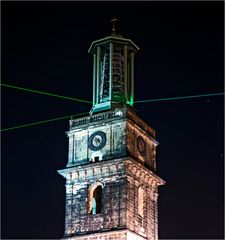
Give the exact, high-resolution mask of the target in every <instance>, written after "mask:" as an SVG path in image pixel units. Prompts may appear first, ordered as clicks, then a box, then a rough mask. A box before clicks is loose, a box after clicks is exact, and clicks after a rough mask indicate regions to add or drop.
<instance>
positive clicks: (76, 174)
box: [65, 161, 127, 235]
mask: <svg viewBox="0 0 225 240" xmlns="http://www.w3.org/2000/svg"><path fill="white" fill-rule="evenodd" d="M66 178H67V183H66V189H67V190H66V192H67V193H66V222H65V235H71V234H83V233H88V232H95V231H97V232H98V231H105V230H108V229H114V228H118V227H124V226H125V225H126V196H127V194H126V191H127V187H126V185H127V181H126V175H125V167H124V164H123V163H116V162H115V161H110V162H107V163H106V162H104V163H103V162H98V163H93V164H89V165H85V166H83V167H82V168H79V167H76V168H72V169H70V171H69V172H68V173H67V174H66ZM97 182H99V183H101V184H102V186H103V188H102V196H103V197H102V204H103V206H102V212H101V213H99V214H95V215H91V214H90V212H89V209H90V208H89V202H90V199H89V189H90V187H91V186H92V185H93V184H96V183H97Z"/></svg>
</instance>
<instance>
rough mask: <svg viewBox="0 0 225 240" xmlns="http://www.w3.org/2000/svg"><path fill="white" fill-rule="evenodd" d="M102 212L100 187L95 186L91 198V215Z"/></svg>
mask: <svg viewBox="0 0 225 240" xmlns="http://www.w3.org/2000/svg"><path fill="white" fill-rule="evenodd" d="M101 211H102V187H101V186H97V187H96V188H95V189H94V191H93V196H92V198H91V214H92V215H95V214H99V213H101Z"/></svg>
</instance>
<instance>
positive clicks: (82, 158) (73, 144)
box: [67, 119, 126, 167]
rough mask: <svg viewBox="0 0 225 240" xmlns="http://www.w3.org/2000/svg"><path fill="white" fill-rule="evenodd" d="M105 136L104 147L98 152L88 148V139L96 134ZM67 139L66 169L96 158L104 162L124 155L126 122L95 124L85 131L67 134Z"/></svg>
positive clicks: (74, 131)
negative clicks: (99, 133)
mask: <svg viewBox="0 0 225 240" xmlns="http://www.w3.org/2000/svg"><path fill="white" fill-rule="evenodd" d="M97 131H102V132H104V133H105V134H106V145H105V146H104V147H103V148H102V149H100V150H99V151H92V150H91V149H90V148H89V147H88V139H89V138H90V136H91V135H92V134H93V133H95V132H97ZM67 135H68V137H69V156H68V164H67V167H70V166H74V165H82V164H85V163H89V162H90V161H91V159H93V158H94V157H96V156H98V157H99V159H100V160H106V159H110V158H115V157H121V156H125V155H126V121H125V120H124V119H122V120H118V121H114V122H109V123H107V122H106V123H101V124H95V126H94V127H93V126H92V127H88V128H85V129H75V130H73V131H70V132H68V133H67Z"/></svg>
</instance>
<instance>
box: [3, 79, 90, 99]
mask: <svg viewBox="0 0 225 240" xmlns="http://www.w3.org/2000/svg"><path fill="white" fill-rule="evenodd" d="M1 86H3V87H8V88H14V89H17V90H22V91H27V92H32V93H38V94H43V95H47V96H51V97H57V98H63V99H67V100H72V101H77V102H83V103H89V104H90V103H92V102H90V101H87V100H83V99H78V98H72V97H67V96H62V95H58V94H54V93H49V92H41V91H37V90H33V89H28V88H22V87H17V86H12V85H8V84H3V83H1Z"/></svg>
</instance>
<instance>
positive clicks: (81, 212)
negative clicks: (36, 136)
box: [58, 34, 164, 240]
mask: <svg viewBox="0 0 225 240" xmlns="http://www.w3.org/2000/svg"><path fill="white" fill-rule="evenodd" d="M113 44H114V45H115V46H114V45H113ZM113 49H114V50H115V51H116V52H113ZM137 50H138V48H137V47H136V45H135V44H134V43H133V42H132V41H131V40H129V39H123V38H122V36H119V35H115V34H114V35H112V36H111V37H106V38H104V39H102V40H98V41H95V42H93V44H92V46H91V48H90V51H91V52H92V53H93V54H97V55H98V56H97V60H96V57H95V58H94V77H93V81H94V85H93V87H94V91H93V94H94V97H93V107H92V110H91V112H90V115H89V116H87V117H83V118H79V119H72V120H70V128H69V131H68V132H67V136H68V138H69V155H68V163H67V166H66V168H65V169H62V170H59V171H58V172H59V174H61V175H62V176H63V177H64V178H65V179H66V208H65V233H64V238H66V239H80V240H90V239H96V240H100V239H101V240H120V239H124V240H125V239H126V240H127V239H129V240H142V239H148V240H157V239H158V209H157V199H158V186H160V185H163V184H164V181H163V180H162V179H161V178H159V177H158V176H157V175H156V174H155V171H156V147H157V145H158V142H157V141H156V140H155V130H154V129H153V128H151V127H150V126H149V125H148V124H146V123H145V122H144V121H143V120H142V119H141V118H140V117H139V116H138V115H137V114H136V113H135V111H134V109H133V108H132V103H131V102H129V101H130V100H129V99H131V98H132V99H133V87H132V86H131V84H133V83H132V82H133V76H132V75H133V70H132V69H131V68H133V51H137ZM96 51H97V52H96ZM104 51H105V52H104ZM118 51H119V52H118ZM102 52H103V53H102ZM100 53H101V54H102V55H101V54H100ZM110 54H111V55H110ZM127 58H128V59H127ZM102 59H103V60H102ZM110 59H111V60H110ZM113 59H114V60H113ZM96 61H98V64H97V63H96ZM110 61H111V62H110ZM127 61H129V63H130V65H129V67H128V65H127ZM103 63H104V65H103V66H101V64H103ZM110 66H111V67H112V68H111V70H110ZM127 68H128V69H127ZM96 72H99V73H98V74H97V73H96ZM127 75H128V76H127ZM127 85H129V86H127ZM110 86H111V88H110ZM118 96H119V97H118ZM117 97H118V98H117ZM132 101H133V100H132ZM103 110H104V111H103Z"/></svg>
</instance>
